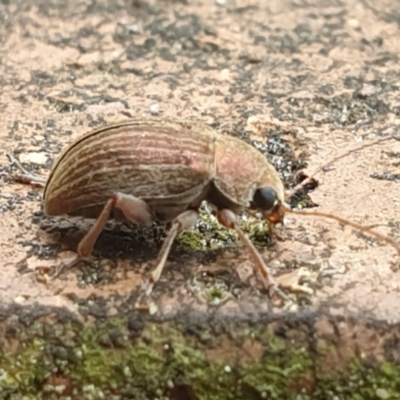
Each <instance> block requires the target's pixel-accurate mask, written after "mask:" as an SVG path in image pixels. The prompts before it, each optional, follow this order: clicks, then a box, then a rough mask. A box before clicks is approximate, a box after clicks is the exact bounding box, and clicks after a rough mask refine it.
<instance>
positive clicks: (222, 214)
mask: <svg viewBox="0 0 400 400" xmlns="http://www.w3.org/2000/svg"><path fill="white" fill-rule="evenodd" d="M217 218H218V221H219V223H220V224H221V225H223V226H225V227H226V228H228V229H235V230H236V232H237V233H238V235H239V238H240V240H241V241H242V243H243V244H244V245H245V246H246V248H247V250H248V252H249V254H250V256H251V258H252V259H253V261H254V264H255V265H256V267H257V269H258V271H259V272H260V274H261V277H262V280H263V283H264V286H265V288H266V289H267V290H268V293H269V295H270V296H272V295H273V294H274V293H277V294H278V295H279V296H280V297H282V298H286V296H285V294H284V293H283V292H282V291H281V290H280V289H278V286H277V284H276V283H275V280H274V278H273V276H272V274H271V272H270V271H269V269H268V267H267V266H266V265H265V263H264V261H263V259H262V258H261V255H260V253H259V252H258V251H257V249H256V248H255V247H254V245H253V243H252V242H251V240H250V239H249V238H248V237H247V236H246V234H245V233H244V232H243V231H242V229H241V228H240V226H239V225H238V223H237V221H236V215H235V214H234V213H233V212H232V211H231V210H228V209H223V210H218V211H217Z"/></svg>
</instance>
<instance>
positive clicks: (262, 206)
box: [252, 186, 279, 211]
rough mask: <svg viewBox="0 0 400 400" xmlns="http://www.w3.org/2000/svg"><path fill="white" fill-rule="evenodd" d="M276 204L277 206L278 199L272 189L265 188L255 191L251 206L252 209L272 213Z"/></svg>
mask: <svg viewBox="0 0 400 400" xmlns="http://www.w3.org/2000/svg"><path fill="white" fill-rule="evenodd" d="M277 204H279V199H278V196H277V194H276V191H275V190H274V189H272V187H269V186H267V187H264V188H260V189H257V190H256V192H255V194H254V198H253V204H252V205H253V206H254V208H258V209H259V210H264V211H272V210H273V209H274V207H275V206H276V205H277Z"/></svg>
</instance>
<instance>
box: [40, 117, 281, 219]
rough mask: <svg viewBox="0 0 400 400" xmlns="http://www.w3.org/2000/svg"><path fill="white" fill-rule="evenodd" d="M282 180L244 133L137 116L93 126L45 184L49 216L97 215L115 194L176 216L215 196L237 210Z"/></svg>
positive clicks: (163, 215)
mask: <svg viewBox="0 0 400 400" xmlns="http://www.w3.org/2000/svg"><path fill="white" fill-rule="evenodd" d="M265 186H268V187H272V188H273V189H274V190H275V191H276V193H277V197H278V199H279V200H280V201H281V202H283V198H284V190H283V185H282V182H281V180H280V178H279V176H278V174H277V172H276V171H275V169H274V168H273V167H272V166H271V165H270V164H269V162H268V161H267V159H266V158H265V157H264V156H263V155H262V154H261V153H260V152H259V151H258V150H256V149H255V148H253V147H252V146H250V145H248V144H247V143H245V142H244V141H242V140H240V139H236V138H234V137H231V136H228V135H222V134H219V133H217V132H216V131H215V130H213V129H212V128H210V127H207V126H204V125H199V124H188V123H182V122H177V121H159V120H133V121H127V122H122V123H118V124H114V125H108V126H105V127H102V128H99V129H97V130H94V131H92V132H90V133H88V134H86V135H84V136H82V137H81V138H79V139H78V140H76V141H75V142H74V143H73V144H71V145H70V146H69V147H68V148H67V149H66V150H65V151H64V152H63V153H62V155H61V156H60V158H59V160H58V161H57V162H56V163H55V165H54V166H53V168H52V171H51V173H50V176H49V178H48V181H47V184H46V187H45V191H44V210H45V213H46V214H48V215H61V214H66V215H79V216H83V217H91V218H96V217H97V216H98V215H99V214H100V212H101V210H102V208H103V207H104V204H105V203H106V202H107V201H108V199H110V197H112V196H113V195H114V194H115V193H124V194H126V195H131V196H135V197H137V198H139V199H141V200H144V201H145V202H146V203H147V204H148V205H149V207H150V208H151V209H152V211H153V212H154V215H156V216H158V219H160V220H161V221H163V220H172V219H173V218H175V217H176V216H177V215H178V214H180V213H181V212H182V211H185V210H186V209H190V208H198V207H199V205H200V203H201V201H203V200H208V201H209V202H210V203H214V204H215V205H216V206H217V207H221V206H223V207H224V208H229V209H232V211H234V212H238V211H239V210H241V209H244V208H250V206H251V202H252V199H253V197H254V193H255V191H256V190H257V189H258V188H260V187H265Z"/></svg>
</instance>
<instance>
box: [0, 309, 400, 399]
mask: <svg viewBox="0 0 400 400" xmlns="http://www.w3.org/2000/svg"><path fill="white" fill-rule="evenodd" d="M177 321H180V322H177ZM182 321H183V320H182V319H179V318H178V319H176V318H174V319H173V320H170V321H155V320H150V319H147V320H145V319H144V318H143V317H142V315H141V314H139V313H131V314H129V315H128V316H127V317H115V318H110V319H107V320H103V321H92V323H85V324H82V323H81V322H78V321H76V320H74V319H72V318H67V319H65V318H64V319H63V320H61V319H60V318H58V316H57V314H54V313H53V314H52V315H50V314H48V315H47V316H43V317H40V318H38V319H36V320H34V321H30V322H29V323H27V322H26V321H23V320H22V321H21V318H19V319H18V318H8V319H6V320H3V322H2V323H1V324H0V333H1V352H0V398H1V399H7V400H16V399H18V400H20V399H65V400H66V399H93V400H94V399H114V400H117V399H142V400H146V399H149V400H150V399H151V400H155V399H159V400H164V399H165V400H166V399H188V400H190V399H198V400H203V399H209V400H220V399H221V400H225V399H227V400H229V399H249V400H253V399H254V400H256V399H297V400H306V399H327V400H328V399H332V400H333V399H335V400H341V399H352V400H353V399H354V400H358V399H360V400H361V399H363V400H365V399H398V398H400V369H399V366H398V364H396V363H395V362H389V361H381V362H377V361H376V360H374V361H373V362H372V361H371V360H372V358H371V357H373V355H369V354H363V353H359V354H358V355H357V356H355V357H351V358H350V359H349V362H347V364H345V365H343V363H338V364H336V365H335V364H334V363H332V361H330V360H332V359H335V358H337V347H338V340H339V341H340V340H341V339H340V338H338V337H335V338H334V337H332V339H331V341H329V340H326V338H325V339H324V340H323V341H318V340H315V332H313V330H314V328H313V326H314V322H315V321H311V322H310V319H302V320H301V319H297V318H296V321H291V322H288V321H290V318H289V317H285V318H282V320H280V319H279V318H278V319H276V320H275V321H271V320H267V319H266V320H265V321H260V322H259V323H257V324H252V323H250V322H246V323H235V322H233V321H230V322H229V321H225V322H222V321H220V320H218V322H216V321H214V320H213V319H212V318H211V319H210V318H209V319H208V320H206V319H205V320H204V322H200V320H199V319H198V320H197V321H198V322H197V323H195V324H193V323H191V324H188V323H186V322H182ZM360 329H361V327H360ZM318 343H320V344H318ZM355 354H357V353H355ZM328 363H330V364H332V367H329V368H326V365H327V364H328ZM339 364H340V365H339Z"/></svg>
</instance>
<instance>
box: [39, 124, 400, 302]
mask: <svg viewBox="0 0 400 400" xmlns="http://www.w3.org/2000/svg"><path fill="white" fill-rule="evenodd" d="M284 200H285V193H284V187H283V184H282V181H281V179H280V177H279V175H278V173H277V171H276V170H275V169H274V167H273V166H272V165H271V164H270V163H269V162H268V161H267V159H266V158H265V157H264V156H263V155H262V154H261V152H259V151H258V150H256V149H255V148H254V147H252V146H251V145H249V144H247V143H245V142H244V141H242V140H240V139H237V138H234V137H232V136H228V135H222V134H219V133H217V132H216V131H215V130H213V129H212V128H210V127H207V126H205V125H201V124H195V123H184V122H178V121H175V120H163V121H161V120H131V121H127V122H122V123H117V124H113V125H108V126H104V127H101V128H99V129H96V130H94V131H92V132H90V133H88V134H86V135H84V136H82V137H81V138H79V139H78V140H76V141H75V142H74V143H72V144H71V145H70V146H69V147H68V148H67V149H66V150H65V151H64V152H63V153H62V154H61V156H60V158H59V159H58V161H57V162H56V163H55V164H54V166H53V168H52V170H51V172H50V175H49V178H48V179H47V183H46V185H45V189H44V195H43V205H44V212H45V214H47V215H62V214H66V215H70V216H82V217H86V218H95V219H96V221H95V223H94V225H93V226H92V228H91V229H90V230H89V232H88V233H87V234H86V235H85V236H84V237H83V239H82V240H81V241H80V243H79V245H78V249H77V253H78V259H79V258H86V257H89V256H90V254H91V252H92V249H93V246H94V244H95V242H96V240H97V238H98V237H99V235H100V233H101V232H102V230H103V228H104V226H105V224H106V222H107V220H108V219H109V218H110V217H117V216H122V217H125V218H126V219H127V220H129V221H131V222H134V223H137V224H142V225H147V226H148V225H151V224H152V223H153V221H158V222H161V223H165V222H171V228H170V230H169V232H168V234H167V236H166V238H165V240H164V243H163V245H162V248H161V250H160V252H159V256H158V258H157V261H156V266H155V268H154V269H153V271H152V272H151V273H150V277H149V280H148V281H147V282H146V286H145V291H146V293H147V294H150V292H151V290H152V287H153V285H154V283H155V282H157V281H158V280H159V278H160V276H161V273H162V270H163V267H164V265H165V262H166V259H167V257H168V254H169V252H170V249H171V246H172V243H173V241H174V239H175V237H176V235H177V232H178V231H179V230H181V229H189V228H191V227H192V226H193V225H194V224H195V223H196V220H197V218H198V210H199V207H200V205H201V203H202V202H203V201H207V202H208V203H210V204H211V205H212V206H213V207H214V208H215V210H216V215H217V218H218V221H219V222H220V223H221V224H222V225H223V226H224V227H226V228H228V229H235V230H236V232H237V233H238V236H239V238H240V240H241V241H242V243H243V244H244V245H245V247H246V248H247V250H248V252H249V254H250V256H251V258H252V259H253V261H254V264H255V265H256V267H257V269H258V271H259V272H260V275H261V277H262V280H263V283H264V285H265V287H266V288H267V289H268V290H269V291H270V293H271V291H272V292H273V291H276V290H278V289H277V287H276V284H275V281H274V279H273V277H272V275H271V273H270V272H269V270H268V268H267V266H266V265H265V263H264V261H263V259H262V257H261V255H260V253H259V252H258V251H257V249H256V248H255V247H254V245H253V244H252V242H251V241H250V239H249V238H248V237H247V236H246V235H245V233H244V232H243V231H242V229H241V228H240V227H239V225H238V223H237V219H236V216H237V214H238V213H240V212H241V211H249V212H251V213H255V212H258V214H261V216H262V217H263V218H265V219H266V220H267V221H268V223H269V225H270V227H271V228H272V229H274V227H275V225H276V224H279V223H281V222H283V217H284V214H285V212H294V211H291V210H290V209H289V208H288V206H286V205H285V202H284ZM296 213H297V212H296ZM302 214H306V215H307V214H309V215H314V216H323V217H327V218H333V219H336V220H338V221H339V222H343V223H346V224H348V225H351V226H353V227H355V228H357V229H361V230H363V231H365V232H367V233H369V234H372V235H374V236H376V237H378V238H379V239H382V240H385V241H386V242H388V243H390V244H391V245H393V246H394V247H395V248H396V250H397V251H398V252H399V253H400V246H399V245H398V244H397V243H396V242H395V241H394V240H392V239H390V238H387V237H385V236H383V235H381V234H379V233H377V232H374V231H372V230H370V229H366V228H364V227H362V226H360V225H358V224H356V223H353V222H350V221H347V220H344V219H341V218H340V217H336V216H332V215H330V214H324V213H319V212H312V213H302Z"/></svg>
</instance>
